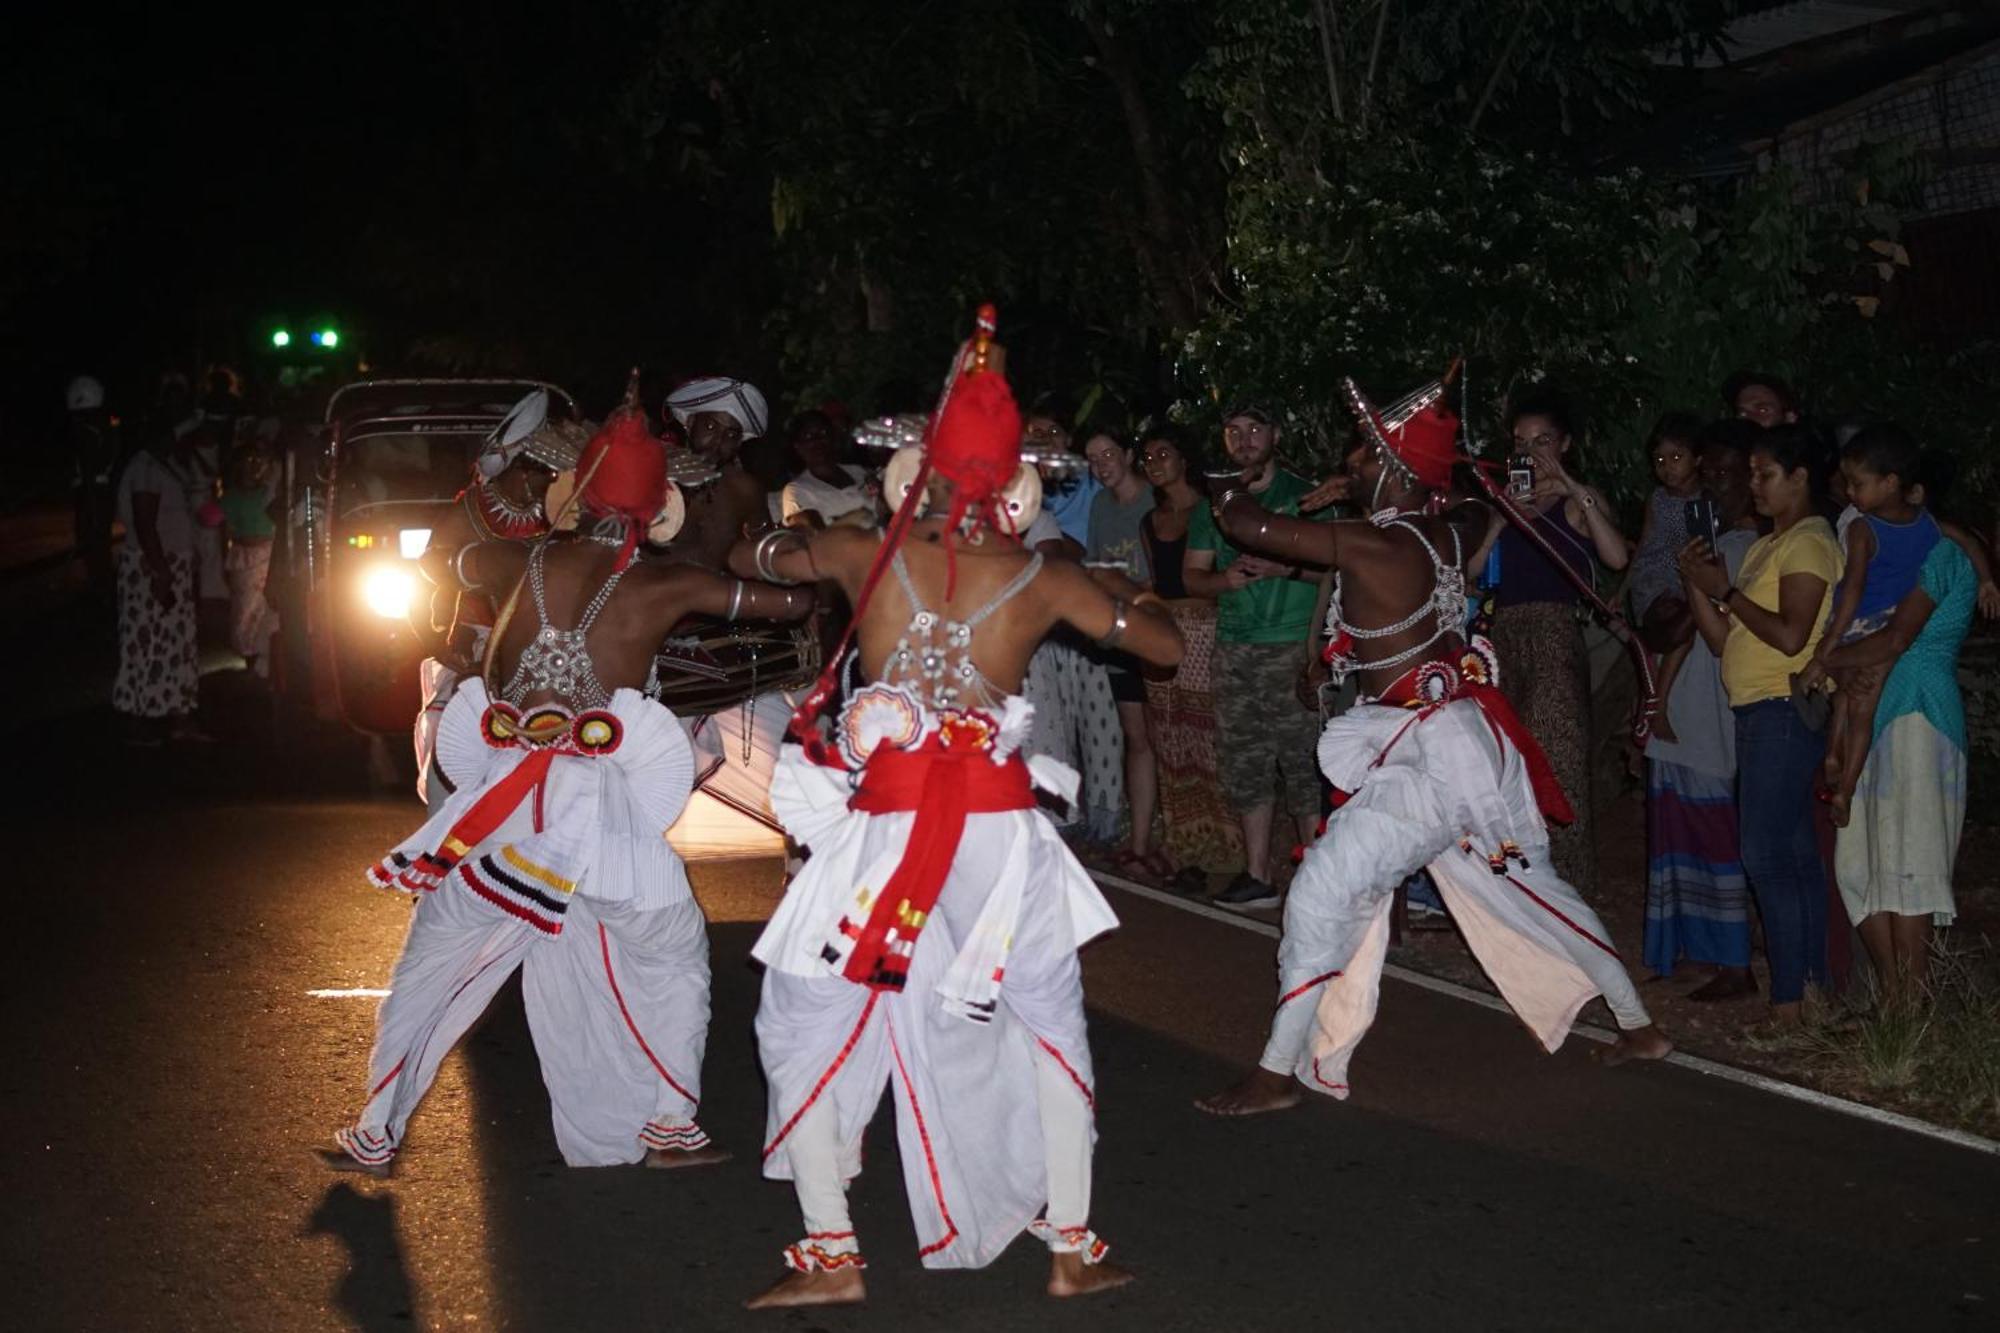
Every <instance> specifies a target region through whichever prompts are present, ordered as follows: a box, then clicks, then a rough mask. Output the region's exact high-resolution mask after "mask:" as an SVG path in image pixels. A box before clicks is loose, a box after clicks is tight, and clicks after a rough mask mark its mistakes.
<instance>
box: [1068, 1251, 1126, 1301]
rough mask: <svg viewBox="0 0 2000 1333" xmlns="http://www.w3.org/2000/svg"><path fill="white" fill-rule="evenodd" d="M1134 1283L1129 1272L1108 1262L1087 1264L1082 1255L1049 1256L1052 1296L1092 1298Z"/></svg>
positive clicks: (1105, 1260)
mask: <svg viewBox="0 0 2000 1333" xmlns="http://www.w3.org/2000/svg"><path fill="white" fill-rule="evenodd" d="M1131 1280H1132V1274H1131V1271H1130V1270H1128V1269H1124V1268H1120V1267H1119V1266H1118V1265H1117V1264H1114V1263H1112V1262H1111V1261H1110V1260H1108V1259H1102V1260H1099V1261H1098V1262H1097V1263H1094V1264H1087V1263H1085V1262H1084V1261H1083V1256H1082V1255H1081V1254H1052V1255H1050V1256H1049V1295H1051V1296H1092V1295H1095V1294H1096V1293H1098V1292H1100V1291H1110V1290H1111V1289H1112V1288H1114V1287H1122V1286H1124V1285H1125V1284H1126V1283H1128V1282H1130V1281H1131Z"/></svg>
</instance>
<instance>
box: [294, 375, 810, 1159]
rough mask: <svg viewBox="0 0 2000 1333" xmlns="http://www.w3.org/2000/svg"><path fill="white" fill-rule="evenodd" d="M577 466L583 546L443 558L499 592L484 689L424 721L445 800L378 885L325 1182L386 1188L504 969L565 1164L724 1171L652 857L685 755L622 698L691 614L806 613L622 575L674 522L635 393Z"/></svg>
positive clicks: (678, 899) (666, 731)
mask: <svg viewBox="0 0 2000 1333" xmlns="http://www.w3.org/2000/svg"><path fill="white" fill-rule="evenodd" d="M578 471H579V474H580V475H581V478H582V480H581V484H580V486H578V487H577V489H576V497H577V505H578V508H579V509H580V513H581V520H582V523H581V526H583V527H584V529H585V535H582V536H580V537H568V536H559V537H557V538H554V539H552V540H550V541H546V542H541V543H537V544H535V545H533V546H527V547H524V546H522V545H520V544H517V543H507V542H489V543H485V544H482V545H480V546H478V547H475V548H473V549H472V550H471V551H470V552H469V553H468V554H467V556H466V557H465V558H463V559H461V560H459V562H458V563H459V565H460V567H461V570H462V571H463V572H464V574H465V575H466V579H467V581H468V582H469V583H472V584H474V585H476V586H480V587H486V588H496V587H497V588H504V587H508V586H512V587H513V589H514V592H513V595H512V597H511V598H510V599H509V601H508V605H507V608H506V609H505V610H503V612H502V613H501V620H500V624H499V625H498V626H497V627H496V629H495V632H494V639H495V641H496V645H495V649H494V651H493V653H492V654H491V655H490V656H489V658H488V663H487V665H488V677H485V678H482V677H473V678H471V679H468V680H466V681H465V682H464V683H463V684H462V685H461V686H460V687H459V689H458V691H457V692H456V694H455V695H454V696H453V698H452V700H451V702H450V704H449V705H447V706H446V708H445V711H444V715H443V718H442V721H441V723H440V726H439V728H438V740H437V762H438V765H439V767H440V768H441V769H442V771H443V772H444V773H445V774H446V775H447V776H448V777H449V779H450V780H451V782H452V785H453V788H454V790H453V794H452V796H451V798H450V799H449V800H448V801H446V802H445V804H444V807H443V809H442V810H441V811H440V812H439V813H438V814H437V815H436V816H435V817H434V818H433V819H431V820H430V821H429V822H428V823H426V824H425V825H424V826H423V828H422V829H420V830H419V831H418V832H417V833H416V835H415V836H413V837H412V838H410V839H408V840H407V841H405V842H404V843H403V844H402V845H400V846H399V847H397V848H396V849H395V850H393V851H392V852H390V853H389V854H388V855H387V856H385V857H384V858H383V859H382V860H381V861H380V862H378V863H377V864H376V865H375V866H373V867H371V868H370V870H369V874H368V877H369V880H370V881H371V882H372V883H374V884H376V885H378V886H379V887H383V888H392V889H401V890H404V891H407V892H410V893H412V894H414V895H416V897H417V899H418V901H417V905H416V912H415V916H414V918H413V919H412V921H411V923H410V932H409V935H408V937H407V938H406V939H405V941H404V944H403V953H402V956H401V957H400V958H399V959H398V960H397V963H396V968H395V972H394V974H393V977H392V979H391V982H390V986H391V991H390V995H389V998H388V999H386V1000H385V1001H383V1004H382V1009H381V1013H380V1016H379V1019H378V1029H377V1036H376V1041H375V1049H374V1053H373V1055H372V1056H371V1057H370V1062H369V1074H368V1091H367V1096H366V1098H365V1100H364V1102H363V1104H362V1108H361V1113H360V1115H359V1117H358V1118H357V1119H356V1121H355V1123H353V1124H352V1125H349V1126H346V1127H343V1128H342V1129H340V1130H338V1131H337V1132H336V1133H335V1136H334V1138H335V1142H336V1143H337V1144H338V1149H337V1150H335V1151H331V1152H328V1153H327V1154H325V1156H326V1159H327V1161H328V1163H329V1164H330V1165H332V1166H335V1167H337V1168H339V1169H344V1170H359V1171H366V1172H369V1173H371V1174H376V1175H387V1174H389V1171H390V1169H391V1167H392V1165H393V1163H394V1159H395V1155H396V1153H397V1150H398V1148H399V1147H400V1145H401V1143H402V1140H403V1133H404V1128H405V1126H406V1125H407V1123H408V1121H409V1118H410V1115H411V1113H412V1112H413V1111H415V1109H416V1107H417V1103H418V1102H419V1101H420V1100H421V1099H422V1098H423V1095H424V1093H425V1092H426V1091H427V1090H428V1089H429V1087H430V1084H431V1081H432V1079H433V1078H434V1077H435V1076H436V1074H437V1069H438V1065H439V1063H440V1062H441V1061H442V1060H443V1059H444V1056H445V1054H446V1053H447V1052H448V1051H450V1049H451V1047H452V1045H453V1044H454V1043H455V1042H456V1041H457V1040H458V1038H459V1037H460V1036H461V1035H463V1034H464V1032H465V1031H466V1029H467V1028H468V1027H469V1026H470V1025H471V1024H472V1022H473V1020H474V1019H476V1018H478V1017H479V1015H480V1013H481V1012H482V1011H484V1009H485V1008H486V1005H487V1003H488V1002H489V1001H490V1000H491V999H492V997H493V994H494V993H495V992H496V991H497V990H498V989H499V987H500V985H501V983H502V982H503V981H504V980H505V979H506V978H507V976H508V975H509V974H511V973H512V972H513V970H514V969H515V968H516V967H519V968H520V969H521V971H522V982H521V984H522V992H523V997H524V999H525V1000H526V1003H527V1010H528V1024H529V1027H530V1028H531V1030H532V1031H533V1033H534V1038H535V1048H536V1051H537V1053H538V1054H539V1056H540V1058H541V1064H542V1078H543V1081H544V1082H545V1083H546V1084H547V1085H548V1089H549V1100H550V1102H551V1103H552V1105H553V1108H554V1120H555V1134H556V1141H557V1144H558V1145H559V1146H560V1147H561V1149H562V1154H563V1158H564V1160H565V1161H567V1162H569V1163H570V1165H572V1166H610V1165H617V1164H620V1163H631V1162H638V1161H641V1160H643V1161H645V1162H646V1163H647V1165H649V1166H690V1165H697V1164H701V1163H705V1162H713V1161H719V1160H722V1159H723V1158H724V1157H726V1154H724V1153H722V1152H720V1151H719V1150H717V1149H715V1148H714V1147H713V1146H712V1145H710V1143H709V1141H708V1137H707V1135H705V1134H704V1133H703V1132H702V1131H701V1128H700V1127H699V1126H698V1125H697V1124H696V1123H695V1118H694V1116H695V1109H696V1105H697V1102H698V1100H699V1098H700V1087H701V1085H700V1075H701V1057H702V1048H703V1044H704V1042H705V1040H706V1037H707V1031H708V1009H709V1006H708V942H707V937H706V934H705V932H704V928H703V927H704V923H703V921H702V916H701V911H700V908H699V907H697V906H696V904H695V902H694V899H693V897H692V895H691V894H690V892H689V888H688V882H687V874H686V872H685V870H684V869H683V868H682V866H681V864H680V860H679V858H678V857H676V856H675V855H674V853H673V851H672V850H671V849H670V848H669V847H668V846H667V844H666V842H665V841H664V836H665V833H666V829H667V827H668V826H669V825H670V824H672V823H673V822H674V819H675V818H676V817H677V816H678V815H679V813H680V810H681V807H682V806H683V805H684V804H685V803H686V801H687V795H688V790H689V786H690V784H691V782H692V780H693V767H694V760H693V755H692V754H691V752H690V750H689V747H688V742H687V738H686V736H685V734H684V733H683V732H682V730H681V727H680V724H679V722H678V721H677V720H676V719H675V717H674V715H673V714H672V713H670V712H669V711H668V710H667V709H665V708H663V707H661V706H660V705H659V704H657V703H654V702H652V701H651V700H649V699H648V698H646V697H645V695H644V694H642V693H641V692H640V690H639V688H637V687H639V686H640V685H642V684H643V683H644V682H645V679H646V675H647V671H648V668H649V666H650V664H651V662H652V660H653V650H654V648H655V647H656V646H657V644H658V643H659V641H660V639H661V637H662V636H663V635H665V634H666V633H667V631H668V630H670V629H671V628H672V627H673V626H674V625H675V624H676V623H678V622H679V621H680V620H681V618H682V617H684V616H686V615H688V614H690V613H700V614H707V615H728V616H731V617H734V616H738V615H742V616H754V617H769V618H778V617H797V616H800V615H803V614H804V613H805V612H806V611H807V610H809V609H810V607H811V597H810V595H809V594H803V593H799V592H794V591H791V590H781V589H777V588H771V587H768V586H765V585H761V584H750V583H746V582H743V581H740V580H733V579H728V578H725V577H722V576H720V575H717V574H714V573H711V572H708V571H705V570H700V569H695V568H692V567H689V566H686V565H658V566H655V565H641V564H636V563H635V562H634V556H635V554H636V548H637V544H638V541H639V538H640V536H641V534H642V533H646V532H647V531H648V530H649V529H650V530H651V532H652V535H654V536H655V537H656V538H657V537H660V536H662V535H665V534H664V529H665V528H668V527H671V526H672V524H673V523H674V522H676V521H677V515H678V512H679V511H678V505H677V497H676V495H675V494H674V492H673V490H672V488H671V487H670V486H669V485H668V483H667V479H666V468H665V455H664V453H663V451H662V449H661V448H660V445H659V442H658V441H657V440H655V439H654V438H653V437H652V436H651V435H650V434H649V433H648V431H647V429H646V425H645V418H644V415H643V414H642V413H640V412H639V411H638V410H637V407H636V404H635V403H634V402H633V400H632V399H631V398H630V397H629V396H628V400H627V406H626V407H625V408H624V409H622V410H621V411H620V412H619V413H617V414H615V415H614V416H613V418H612V419H611V421H609V422H608V423H607V424H606V425H605V427H604V429H603V430H602V431H600V432H599V433H598V435H597V436H596V437H595V438H594V439H593V440H592V441H591V443H590V445H589V447H588V448H586V449H585V450H584V453H583V456H582V458H581V459H580V460H579V463H578ZM494 677H498V678H502V679H505V680H506V682H507V683H506V686H505V688H504V689H503V690H501V691H499V692H498V695H497V697H496V695H495V694H494V693H493V692H492V691H491V690H490V687H489V684H488V679H490V678H494Z"/></svg>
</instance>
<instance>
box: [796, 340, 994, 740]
mask: <svg viewBox="0 0 2000 1333" xmlns="http://www.w3.org/2000/svg"><path fill="white" fill-rule="evenodd" d="M999 318H1000V317H999V312H998V311H996V310H995V309H994V307H993V306H992V305H991V304H987V305H982V306H980V307H979V311H978V314H977V316H976V317H975V320H974V324H973V331H972V337H971V338H969V339H967V340H966V341H965V342H964V343H962V344H960V346H959V349H958V353H957V355H956V356H954V357H953V359H952V363H951V371H950V373H949V374H948V375H946V377H945V383H944V392H943V393H942V394H940V395H939V396H938V405H937V410H936V411H935V412H933V413H932V414H931V419H930V424H929V426H928V428H927V429H926V430H925V432H924V457H923V463H922V465H921V466H920V467H919V468H918V469H917V475H916V478H915V480H914V481H912V483H911V485H910V489H909V491H908V492H907V493H906V494H905V495H904V497H903V501H902V503H901V504H900V505H898V506H897V508H896V512H895V515H894V516H893V517H891V518H890V520H889V526H888V529H887V530H886V531H885V532H884V534H883V537H882V545H881V548H880V549H879V550H878V551H877V552H876V553H875V561H874V563H873V564H872V565H870V566H869V568H868V577H867V578H865V579H863V580H862V583H861V590H860V593H859V594H858V595H857V596H856V597H855V599H854V613H853V615H852V617H851V618H850V619H849V621H848V626H847V633H846V634H845V635H844V636H843V637H842V638H841V641H840V644H839V646H838V647H836V648H835V649H834V651H833V652H832V653H831V654H829V655H828V657H827V664H826V670H825V671H824V672H822V673H821V675H820V678H819V681H818V683H817V684H815V685H814V687H813V689H812V692H811V693H810V694H808V695H807V696H806V697H805V700H804V701H803V702H801V703H800V705H799V707H798V711H797V712H795V713H793V715H792V725H791V734H792V736H793V738H794V739H796V740H798V741H799V742H800V743H801V744H803V745H804V746H805V747H806V752H807V753H808V754H810V755H811V756H812V757H813V758H814V759H815V760H817V761H818V762H820V763H824V764H831V765H834V766H836V767H844V762H843V761H842V760H841V759H840V758H839V756H838V754H837V753H835V752H833V751H831V750H829V749H828V748H827V747H826V746H825V745H824V744H823V743H822V742H821V741H820V738H819V736H818V734H817V733H816V732H815V731H814V730H813V724H814V722H815V721H816V720H817V719H818V717H819V715H820V713H821V712H822V711H823V710H824V709H825V707H826V704H827V701H828V700H830V699H831V698H832V697H833V692H834V689H835V688H836V686H837V684H838V681H839V678H840V666H841V663H842V661H843V660H845V658H846V654H847V650H848V648H849V647H850V646H851V644H852V643H853V640H854V633H855V630H856V629H857V628H858V627H859V626H860V624H861V617H862V613H863V612H864V611H865V610H866V609H867V607H868V601H869V598H870V597H871V596H873V594H874V592H875V585H876V584H878V583H880V582H881V580H882V576H883V575H884V574H885V573H886V572H887V571H888V569H889V565H890V563H891V562H892V561H893V560H894V559H895V556H896V552H897V550H898V549H900V548H901V546H902V544H903V541H904V539H905V538H907V537H908V536H909V532H910V526H911V525H912V524H913V523H915V522H916V520H917V514H918V511H919V510H920V509H922V507H923V504H924V500H925V496H926V493H927V491H928V489H929V486H928V483H929V481H930V476H931V473H932V472H936V473H937V474H938V475H939V476H941V477H944V478H945V479H946V480H948V481H950V482H951V484H952V500H951V510H950V513H949V514H948V515H947V516H946V519H945V529H944V542H945V560H946V569H947V573H946V576H945V598H946V599H947V600H949V599H950V597H951V595H952V590H953V588H954V586H955V585H956V582H957V573H958V566H957V556H956V539H957V534H958V531H959V528H960V527H961V526H962V525H963V524H964V523H965V521H966V519H967V518H971V519H972V520H973V521H974V522H975V523H980V524H984V525H986V526H988V527H991V528H994V529H995V530H1006V531H1011V526H1012V525H1011V524H1009V523H1007V522H1006V521H1005V519H1004V518H1003V512H1002V504H1001V493H1002V492H1003V491H1004V490H1005V489H1006V487H1007V485H1008V483H1009V482H1011V481H1012V480H1013V479H1014V476H1015V473H1016V472H1018V471H1019V469H1020V466H1021V410H1020V408H1019V407H1018V406H1016V405H1015V403H1014V394H1013V391H1012V390H1011V389H1009V388H1008V387H1007V377H1006V376H1005V375H1004V374H1002V373H1001V370H1000V366H999V361H1000V356H999V355H998V353H999V349H998V348H997V347H996V346H995V345H994V342H993V335H994V332H995V331H996V330H997V328H998V327H999Z"/></svg>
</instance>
